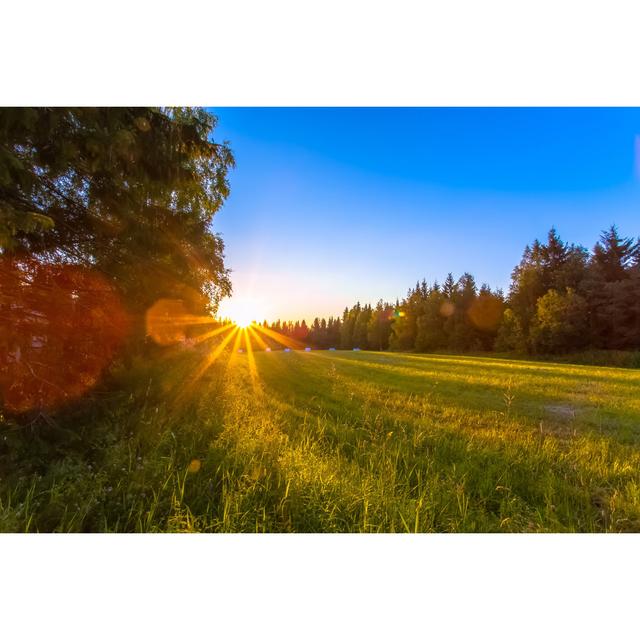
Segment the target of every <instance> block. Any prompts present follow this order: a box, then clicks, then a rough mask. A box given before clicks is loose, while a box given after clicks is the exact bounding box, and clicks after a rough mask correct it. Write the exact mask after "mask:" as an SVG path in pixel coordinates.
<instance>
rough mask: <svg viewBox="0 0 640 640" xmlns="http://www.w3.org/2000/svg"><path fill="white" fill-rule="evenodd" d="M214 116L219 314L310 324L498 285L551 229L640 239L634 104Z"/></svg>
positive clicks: (236, 111)
mask: <svg viewBox="0 0 640 640" xmlns="http://www.w3.org/2000/svg"><path fill="white" fill-rule="evenodd" d="M212 111H213V112H214V113H215V114H216V115H217V116H218V118H219V123H218V127H217V129H216V132H215V134H214V139H216V140H228V141H229V143H230V146H231V148H232V149H233V152H234V154H235V157H236V162H237V167H236V168H235V169H234V170H233V171H232V172H231V175H230V183H231V196H230V198H229V199H228V201H227V202H226V203H225V205H224V207H223V209H222V210H221V212H220V213H219V214H218V215H217V216H216V219H215V222H214V228H215V230H216V231H217V232H219V233H221V234H222V237H223V238H224V240H225V243H226V256H227V265H228V266H229V267H230V268H231V269H232V281H233V285H234V301H231V302H228V303H226V304H225V305H224V306H223V308H222V310H223V311H225V310H229V309H231V310H233V306H234V305H238V304H242V305H243V306H245V307H247V306H248V307H250V308H252V310H253V309H254V308H255V314H256V315H257V316H259V317H262V316H264V317H266V318H267V319H269V320H274V319H277V318H292V319H295V318H306V319H307V321H309V320H312V319H313V318H314V317H315V316H316V315H320V316H322V315H324V316H328V315H336V314H340V313H341V312H342V310H343V309H344V307H345V306H346V305H349V306H351V305H352V304H354V303H355V302H356V301H357V300H360V301H361V302H363V303H364V302H372V303H374V302H375V301H376V300H378V299H379V298H384V299H386V300H390V301H393V300H395V299H396V297H399V298H402V296H403V295H404V294H405V293H406V291H407V289H408V287H409V286H412V285H413V284H414V283H415V281H416V280H417V279H422V278H423V277H424V278H426V279H427V280H428V281H433V280H434V279H438V280H439V281H442V280H443V279H444V277H445V276H446V274H447V272H449V271H451V272H453V274H454V276H455V277H458V276H460V275H461V274H462V273H463V272H464V271H469V272H471V273H472V274H473V275H474V276H475V277H476V280H477V281H478V284H480V283H482V282H487V283H489V284H490V285H491V286H492V287H498V286H499V287H503V288H504V289H505V290H506V289H507V287H508V284H509V276H510V273H511V270H512V268H513V267H514V266H515V264H516V263H517V262H518V261H519V259H520V257H521V255H522V250H523V249H524V246H525V245H526V244H527V243H530V242H531V241H532V240H533V239H535V238H536V237H537V238H541V239H542V238H543V237H544V236H545V235H546V233H547V231H548V229H549V228H550V227H551V226H552V225H555V227H556V228H557V229H558V232H559V233H560V235H561V237H562V238H564V239H565V240H570V241H572V242H576V243H580V244H584V245H585V246H587V247H591V246H593V244H594V242H595V241H596V239H597V237H598V235H599V232H600V231H601V230H602V229H603V228H605V227H607V226H609V225H610V224H612V223H614V222H615V223H616V224H617V225H618V227H619V229H620V231H621V232H622V233H623V234H624V235H639V234H640V224H639V221H640V178H639V176H640V172H639V171H638V159H637V158H636V155H637V151H638V146H639V145H638V142H637V140H638V138H637V136H638V135H640V109H611V108H607V109H587V108H575V109H555V108H554V109H551V108H549V109H541V108H532V109H523V108H520V109H500V108H424V109H423V108H406V109H404V108H403V109H398V108H389V109H386V108H331V109H328V108H213V109H212Z"/></svg>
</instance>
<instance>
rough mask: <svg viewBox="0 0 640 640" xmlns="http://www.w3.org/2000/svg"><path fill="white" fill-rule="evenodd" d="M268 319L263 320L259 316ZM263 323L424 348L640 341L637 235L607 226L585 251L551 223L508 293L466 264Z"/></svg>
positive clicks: (325, 338)
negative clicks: (336, 311)
mask: <svg viewBox="0 0 640 640" xmlns="http://www.w3.org/2000/svg"><path fill="white" fill-rule="evenodd" d="M265 326H267V325H265ZM269 327H270V329H271V330H273V331H276V332H278V333H280V334H283V335H286V336H288V337H290V338H293V339H295V340H297V341H299V342H301V343H303V344H307V345H310V346H311V347H314V348H319V349H326V348H338V349H354V348H360V349H373V350H377V351H384V350H387V349H391V350H407V351H417V352H428V351H437V350H452V351H492V350H495V351H517V352H523V353H531V354H536V353H540V354H544V353H549V354H560V353H567V352H571V351H578V350H581V349H587V348H594V349H622V350H634V349H640V240H637V239H634V238H630V237H622V236H621V235H620V233H619V232H618V229H617V228H616V227H615V225H614V226H611V227H610V228H609V229H607V230H606V231H603V232H602V234H601V235H600V238H599V239H598V241H597V242H596V244H595V245H594V247H593V249H592V250H591V251H589V250H588V249H586V248H585V247H582V246H580V245H576V244H570V243H566V242H564V241H563V240H562V239H561V238H560V237H559V235H558V233H557V232H556V230H555V229H554V228H552V229H551V230H550V231H549V233H548V235H547V239H546V241H545V242H540V241H538V240H535V241H534V242H533V244H531V245H528V246H527V247H525V250H524V252H523V255H522V259H521V260H520V263H519V264H518V265H517V266H516V267H515V268H514V269H513V272H512V274H511V284H510V287H509V292H508V294H507V295H505V294H504V293H503V291H502V290H500V289H491V287H489V285H487V284H482V285H480V286H478V285H477V283H476V280H475V278H474V277H473V275H472V274H470V273H464V274H463V275H462V276H461V277H460V278H458V279H457V280H456V279H454V277H453V275H452V274H451V273H449V274H448V275H447V276H446V278H445V279H444V281H443V282H442V283H439V282H437V281H435V282H433V283H432V284H429V283H427V281H426V280H422V281H419V282H417V283H416V284H415V286H414V287H413V288H410V289H409V290H408V292H407V295H406V296H405V297H404V298H403V299H402V300H396V302H395V303H394V304H391V303H388V302H384V301H383V300H380V301H378V303H377V304H376V306H375V307H373V306H372V305H370V304H365V305H362V304H360V302H358V303H356V304H355V305H354V306H353V307H351V308H346V309H345V310H344V312H343V314H342V316H341V317H330V318H328V319H325V318H315V319H314V321H313V323H312V324H311V326H307V324H306V322H305V321H304V320H303V321H297V322H282V321H280V320H278V321H277V322H274V323H272V324H271V325H269Z"/></svg>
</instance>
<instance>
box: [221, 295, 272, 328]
mask: <svg viewBox="0 0 640 640" xmlns="http://www.w3.org/2000/svg"><path fill="white" fill-rule="evenodd" d="M218 315H219V317H220V318H228V319H229V320H231V322H233V324H235V325H236V326H237V327H239V328H240V329H246V328H247V327H250V326H251V325H252V324H253V323H254V322H259V321H260V320H261V319H262V316H263V312H262V308H261V305H260V303H259V301H258V300H254V299H252V298H227V299H225V300H223V301H222V302H221V303H220V309H219V311H218Z"/></svg>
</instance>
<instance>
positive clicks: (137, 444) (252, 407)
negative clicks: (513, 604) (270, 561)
mask: <svg viewBox="0 0 640 640" xmlns="http://www.w3.org/2000/svg"><path fill="white" fill-rule="evenodd" d="M199 361H200V359H199V357H196V355H194V354H190V355H185V354H183V355H180V356H177V355H176V356H173V357H172V358H167V359H166V360H165V361H163V362H162V363H161V364H160V365H155V367H154V368H148V369H140V370H138V371H137V373H136V378H135V379H133V380H131V379H127V388H129V387H130V386H131V384H133V385H134V386H135V388H136V389H137V391H136V392H135V393H129V392H127V393H125V392H110V393H108V394H105V395H104V397H100V396H98V398H99V400H100V401H99V402H98V401H96V396H95V395H94V398H92V399H91V400H86V401H85V402H84V403H83V404H82V405H81V406H79V407H76V408H74V409H73V411H71V410H69V411H67V413H66V414H64V415H62V416H59V417H58V419H57V422H58V424H57V426H55V427H47V428H44V427H42V426H39V427H37V430H36V431H34V429H26V430H25V429H24V428H23V429H14V428H11V425H10V424H6V425H5V427H6V428H5V430H4V431H5V433H4V435H3V443H2V448H1V455H0V481H1V486H0V530H3V531H206V532H214V531H221V532H239V531H247V532H262V531H271V532H287V531H296V532H428V531H439V532H472V531H475V532H493V531H495V532H514V531H525V532H537V531H548V532H564V531H594V532H598V531H640V393H639V390H640V371H638V370H633V369H618V368H607V367H592V366H578V365H570V364H552V363H541V362H526V361H518V360H512V359H509V360H506V359H499V358H483V357H464V356H447V355H442V356H433V355H409V354H386V353H375V352H340V351H337V352H311V353H305V352H295V351H294V352H290V353H285V352H282V351H280V352H275V351H274V352H271V353H268V352H256V353H255V354H253V355H251V354H246V353H245V354H235V355H234V356H233V357H232V359H231V361H229V360H226V361H223V360H222V359H220V360H217V361H216V362H215V363H213V364H212V365H211V366H210V367H209V368H208V369H207V370H206V371H205V372H204V373H203V374H202V375H201V376H200V377H199V378H198V379H195V376H194V372H195V371H197V368H198V363H199ZM120 375H121V376H124V375H125V374H124V373H121V374H120ZM129 375H131V374H129ZM123 388H125V387H124V385H123Z"/></svg>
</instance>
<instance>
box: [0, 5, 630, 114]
mask: <svg viewBox="0 0 640 640" xmlns="http://www.w3.org/2000/svg"><path fill="white" fill-rule="evenodd" d="M637 25H638V19H637V3H634V2H632V1H627V0H608V2H606V3H605V2H602V1H594V0H562V1H558V0H535V1H534V0H517V1H516V0H482V1H479V0H446V1H445V0H440V1H437V2H434V1H428V0H394V2H389V1H388V0H387V1H384V2H382V1H381V0H321V1H320V0H310V1H306V2H301V1H300V0H234V1H231V0H225V1H224V2H221V1H219V0H182V1H181V2H174V1H172V2H169V1H168V0H110V2H104V3H97V2H94V3H90V2H86V1H78V0H56V1H55V2H51V0H21V1H20V2H14V3H9V2H7V3H4V5H3V8H2V26H1V27H0V29H1V31H0V56H1V57H0V60H2V82H1V83H0V104H5V105H7V104H14V105H24V104H47V105H61V104H77V105H84V104H91V105H95V104H98V105H117V104H125V105H131V104H162V105H172V104H185V105H210V106H229V105H253V106H263V105H290V106H297V105H317V106H328V105H345V106H346V105H396V106H400V105H444V106H449V105H458V106H462V105H472V106H478V105H495V104H498V105H503V106H507V105H532V106H535V105H579V104H588V105H604V104H606V105H636V104H639V103H640V83H638V81H637V77H638V72H637V60H638V45H637V43H638V28H637Z"/></svg>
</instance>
